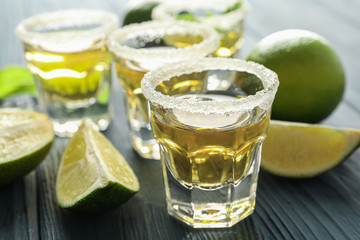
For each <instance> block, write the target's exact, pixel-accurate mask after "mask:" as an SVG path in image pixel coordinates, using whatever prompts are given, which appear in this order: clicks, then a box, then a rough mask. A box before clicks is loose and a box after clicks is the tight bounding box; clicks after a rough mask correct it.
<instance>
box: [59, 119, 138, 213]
mask: <svg viewBox="0 0 360 240" xmlns="http://www.w3.org/2000/svg"><path fill="white" fill-rule="evenodd" d="M139 188H140V185H139V182H138V179H137V177H136V176H135V174H134V172H133V170H132V169H131V167H130V166H129V165H128V163H127V162H126V161H125V159H124V158H123V156H122V155H121V154H120V153H119V152H118V151H117V150H116V148H115V147H114V146H113V145H112V143H111V142H110V141H109V140H108V139H107V138H106V137H105V136H104V135H103V134H102V133H100V132H98V131H96V130H95V129H94V128H93V127H92V125H91V123H88V122H87V121H83V122H82V124H81V126H80V128H79V130H78V132H77V133H76V134H75V135H74V136H73V137H72V138H71V139H70V140H69V142H68V144H67V146H66V148H65V151H64V153H63V156H62V159H61V162H60V166H59V169H58V174H57V180H56V194H57V201H58V204H59V206H60V207H62V208H66V209H71V210H77V211H83V212H97V211H107V210H111V209H114V208H116V207H118V206H120V205H121V204H122V203H124V202H126V201H127V200H128V199H130V198H131V197H132V196H133V195H134V194H135V193H136V192H138V191H139Z"/></svg>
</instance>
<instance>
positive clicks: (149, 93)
mask: <svg viewBox="0 0 360 240" xmlns="http://www.w3.org/2000/svg"><path fill="white" fill-rule="evenodd" d="M206 70H233V71H246V72H249V73H252V74H255V75H256V76H257V77H258V78H259V79H260V80H261V81H262V83H263V85H264V89H262V90H260V91H258V92H256V94H254V95H249V96H247V97H244V98H239V99H235V100H233V99H231V100H229V99H221V100H219V99H217V100H214V101H198V100H196V99H193V98H178V97H175V96H169V95H165V94H163V93H161V92H159V91H157V90H155V89H156V87H157V86H158V85H159V84H160V83H161V82H164V81H168V80H169V79H171V78H172V77H175V76H181V75H183V74H190V73H193V72H202V71H206ZM278 86H279V80H278V76H277V74H276V73H275V72H273V71H271V70H270V69H268V68H265V67H264V66H263V65H260V64H258V63H254V62H250V61H245V60H241V59H228V58H202V59H197V60H196V59H192V60H186V61H181V62H176V63H171V64H167V65H163V66H161V67H158V68H156V69H153V70H152V71H150V72H148V73H146V74H145V76H144V78H143V79H142V81H141V89H142V93H143V94H144V96H145V97H146V99H147V100H148V101H150V102H151V103H154V104H157V105H160V106H161V107H163V108H166V109H178V110H181V111H185V112H191V113H202V114H224V113H238V112H247V111H251V110H253V109H254V108H255V107H260V108H261V109H264V110H270V108H271V105H272V102H273V100H274V97H275V93H276V91H277V88H278Z"/></svg>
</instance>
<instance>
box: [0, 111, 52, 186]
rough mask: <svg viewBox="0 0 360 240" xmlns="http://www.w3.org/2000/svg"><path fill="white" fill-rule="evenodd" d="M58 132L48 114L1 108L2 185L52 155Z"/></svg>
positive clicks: (0, 152) (0, 176) (0, 169)
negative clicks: (51, 151)
mask: <svg viewBox="0 0 360 240" xmlns="http://www.w3.org/2000/svg"><path fill="white" fill-rule="evenodd" d="M54 138H55V134H54V131H53V127H52V123H51V122H50V120H49V119H48V118H47V116H45V115H44V114H41V113H38V112H35V111H32V110H25V109H17V108H3V109H1V110H0V185H5V184H9V183H11V182H13V181H15V180H16V179H18V178H20V177H22V176H24V175H26V174H27V173H29V172H30V171H32V170H33V169H35V168H36V167H37V166H38V165H39V164H40V163H41V162H42V161H43V160H44V159H45V157H46V155H47V154H48V152H49V150H50V148H51V146H52V143H53V141H54Z"/></svg>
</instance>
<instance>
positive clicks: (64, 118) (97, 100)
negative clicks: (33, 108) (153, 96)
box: [15, 9, 119, 137]
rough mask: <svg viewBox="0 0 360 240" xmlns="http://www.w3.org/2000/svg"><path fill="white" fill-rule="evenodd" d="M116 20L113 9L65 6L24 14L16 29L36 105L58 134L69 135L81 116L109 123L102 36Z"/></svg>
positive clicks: (108, 68)
mask: <svg viewBox="0 0 360 240" xmlns="http://www.w3.org/2000/svg"><path fill="white" fill-rule="evenodd" d="M118 25H119V20H118V18H117V16H116V15H115V14H113V13H109V12H105V11H101V10H90V9H70V10H62V11H56V12H48V13H43V14H39V15H36V16H33V17H30V18H27V19H25V20H23V21H21V22H20V24H19V25H18V26H17V28H16V29H15V33H16V35H17V36H18V37H19V38H20V39H21V40H22V42H23V44H24V50H25V59H26V60H27V62H28V67H29V69H30V70H31V72H32V73H33V74H34V76H35V82H36V86H37V90H38V99H39V103H40V106H41V108H42V109H43V111H44V112H45V113H47V114H48V115H49V117H50V118H51V120H52V122H53V124H54V130H55V133H56V134H57V135H58V136H61V137H70V136H72V135H73V133H75V132H76V131H77V129H78V127H79V124H80V123H81V121H82V120H83V119H90V120H91V121H92V122H93V123H94V125H96V126H97V128H98V129H100V130H105V129H106V128H107V127H108V125H109V123H110V121H111V115H112V110H111V105H110V102H109V94H110V87H111V54H110V53H109V52H108V51H107V48H106V38H107V36H108V35H109V33H110V32H112V31H113V30H115V29H116V28H117V27H118Z"/></svg>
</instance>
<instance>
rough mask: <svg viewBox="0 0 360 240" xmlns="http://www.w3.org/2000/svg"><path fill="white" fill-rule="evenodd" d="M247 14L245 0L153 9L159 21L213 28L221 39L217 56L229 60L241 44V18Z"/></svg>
mask: <svg viewBox="0 0 360 240" xmlns="http://www.w3.org/2000/svg"><path fill="white" fill-rule="evenodd" d="M248 12H249V4H248V3H247V2H246V1H245V0H242V1H241V0H225V1H216V0H210V1H191V0H184V1H179V2H172V1H169V2H164V3H162V4H160V5H159V6H158V7H155V9H154V10H153V14H152V17H153V18H154V19H158V20H174V19H177V20H187V21H194V22H201V23H203V24H206V25H208V26H211V27H213V28H214V29H216V30H217V31H218V33H219V34H220V36H221V43H220V46H219V48H218V49H217V50H216V56H217V57H232V56H234V54H236V53H237V52H238V51H239V49H240V48H241V47H242V44H243V32H244V19H245V17H246V15H247V14H248Z"/></svg>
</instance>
